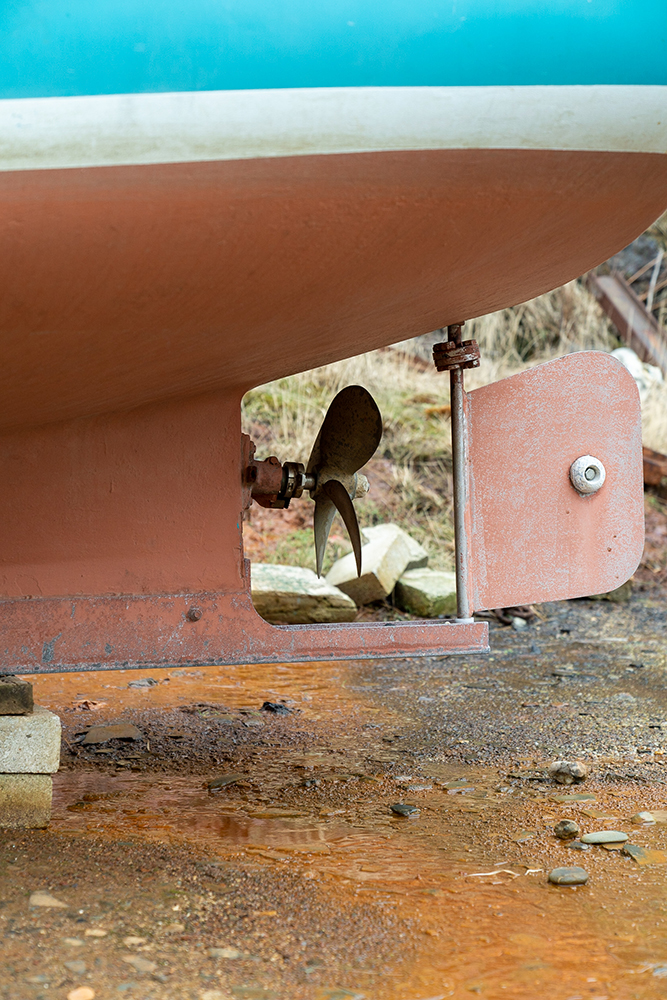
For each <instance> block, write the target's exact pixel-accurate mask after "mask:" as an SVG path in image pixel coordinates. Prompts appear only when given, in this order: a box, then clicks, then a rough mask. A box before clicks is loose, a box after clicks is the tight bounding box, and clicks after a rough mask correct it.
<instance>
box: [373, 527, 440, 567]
mask: <svg viewBox="0 0 667 1000" xmlns="http://www.w3.org/2000/svg"><path fill="white" fill-rule="evenodd" d="M395 535H401V536H402V537H403V538H404V539H405V541H406V543H407V546H408V549H409V551H410V562H409V563H408V565H407V566H406V567H405V569H406V572H407V570H410V569H422V568H423V567H424V566H428V552H427V551H426V549H425V548H424V546H423V545H420V544H419V542H417V541H415V539H414V538H413V537H412V535H409V534H408V533H407V531H404V530H403V528H399V526H398V525H397V524H375V525H373V527H372V528H364V529H363V531H362V532H361V537H362V539H363V540H364V541H365V542H367V543H368V542H374V541H376V540H377V539H378V538H393V537H394V536H395Z"/></svg>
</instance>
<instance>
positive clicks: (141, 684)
mask: <svg viewBox="0 0 667 1000" xmlns="http://www.w3.org/2000/svg"><path fill="white" fill-rule="evenodd" d="M157 683H158V682H157V681H156V680H155V678H154V677H142V678H141V680H138V681H130V683H129V684H128V685H127V686H128V687H129V688H152V687H155V686H156V684H157Z"/></svg>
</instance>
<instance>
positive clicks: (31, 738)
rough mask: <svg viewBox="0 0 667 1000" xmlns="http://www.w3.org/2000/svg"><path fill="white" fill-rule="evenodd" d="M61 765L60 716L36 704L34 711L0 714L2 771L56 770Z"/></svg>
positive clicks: (0, 771) (34, 771)
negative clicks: (20, 713) (29, 713)
mask: <svg viewBox="0 0 667 1000" xmlns="http://www.w3.org/2000/svg"><path fill="white" fill-rule="evenodd" d="M59 766H60V719H59V718H58V716H57V715H54V713H53V712H49V711H48V710H47V709H46V708H40V706H39V705H36V706H35V710H34V711H33V713H32V715H0V774H53V773H54V772H55V771H57V770H58V767H59Z"/></svg>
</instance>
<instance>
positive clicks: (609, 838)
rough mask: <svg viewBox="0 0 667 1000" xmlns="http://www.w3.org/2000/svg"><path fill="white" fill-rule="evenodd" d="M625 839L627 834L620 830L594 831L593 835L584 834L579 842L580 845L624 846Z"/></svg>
mask: <svg viewBox="0 0 667 1000" xmlns="http://www.w3.org/2000/svg"><path fill="white" fill-rule="evenodd" d="M627 839H628V835H627V833H622V832H621V830H595V831H594V832H593V833H585V834H584V835H583V837H582V838H581V842H582V844H624V843H625V841H626V840H627Z"/></svg>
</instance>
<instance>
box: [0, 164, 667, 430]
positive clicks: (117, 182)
mask: <svg viewBox="0 0 667 1000" xmlns="http://www.w3.org/2000/svg"><path fill="white" fill-rule="evenodd" d="M666 203H667V169H666V160H665V156H664V155H662V154H660V153H651V152H649V153H646V152H618V151H611V152H605V151H600V150H596V151H590V150H588V151H585V150H584V151H582V150H544V149H430V150H412V151H408V150H400V151H396V150H390V151H375V152H364V153H353V154H351V153H348V154H338V155H306V156H292V157H288V156H275V157H266V158H254V159H247V160H222V161H206V162H187V163H156V164H141V165H138V164H133V165H118V166H100V167H81V168H70V169H45V170H17V171H5V172H4V173H0V211H1V213H2V217H3V224H2V226H1V228H0V262H1V269H2V279H1V280H2V287H3V288H4V289H5V290H6V292H5V294H4V296H3V299H2V302H1V303H0V331H1V337H0V427H4V428H12V427H13V428H16V427H21V426H32V425H39V424H43V423H49V422H53V421H59V420H69V419H72V418H76V417H81V416H88V415H93V414H99V413H104V412H107V411H114V410H121V409H129V408H133V407H137V406H140V405H143V404H146V403H150V402H154V401H157V400H160V399H169V398H177V397H184V396H194V395H196V394H199V393H204V392H209V391H211V390H216V389H224V390H231V391H232V392H233V394H235V395H238V396H240V395H241V394H242V393H243V392H244V391H245V390H247V389H248V388H250V387H251V386H253V385H257V384H260V383H263V382H266V381H269V380H271V379H275V378H278V377H281V376H284V375H288V374H290V373H293V372H297V371H303V370H306V369H309V368H312V367H315V366H317V365H322V364H326V363H328V362H331V361H334V360H337V359H340V358H342V357H348V356H353V355H356V354H359V353H362V352H364V351H368V350H372V349H374V348H377V347H380V346H383V345H386V344H390V343H392V342H396V341H398V340H402V339H404V338H407V337H411V336H414V335H417V334H421V333H425V332H427V331H429V330H432V329H435V328H438V327H441V326H444V325H447V324H448V323H452V322H456V321H457V320H461V319H465V318H471V317H473V316H477V315H480V314H483V313H487V312H490V311H493V310H495V309H499V308H502V307H504V306H507V305H511V304H514V303H516V302H520V301H525V300H526V299H529V298H531V297H533V296H535V295H537V294H540V293H541V292H544V291H545V290H547V289H550V288H552V287H555V286H557V285H559V284H561V283H563V282H565V281H567V280H569V279H571V278H574V277H576V276H577V275H579V274H581V273H582V272H583V271H586V270H587V269H589V268H591V267H593V266H594V265H596V264H598V263H599V262H600V261H602V260H604V259H605V258H606V257H608V256H609V255H610V254H612V253H613V252H615V251H616V250H618V249H619V248H620V247H622V246H624V245H625V244H627V243H628V242H630V241H631V240H632V239H633V238H634V237H635V236H636V235H637V234H638V233H639V232H641V231H642V230H643V229H644V228H645V227H646V226H647V225H649V224H650V223H651V222H652V221H653V219H654V218H655V217H656V216H657V215H658V214H659V212H660V211H661V210H662V208H663V207H664V205H665V204H666Z"/></svg>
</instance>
